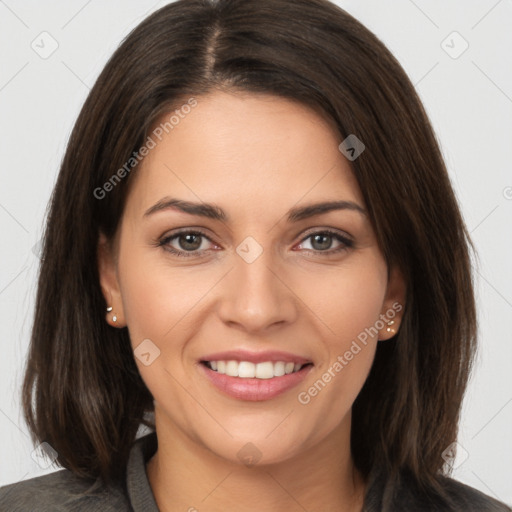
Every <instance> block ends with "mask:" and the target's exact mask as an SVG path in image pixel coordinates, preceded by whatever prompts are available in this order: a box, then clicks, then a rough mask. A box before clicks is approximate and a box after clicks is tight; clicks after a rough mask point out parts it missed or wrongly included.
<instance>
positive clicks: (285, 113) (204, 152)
mask: <svg viewBox="0 0 512 512" xmlns="http://www.w3.org/2000/svg"><path fill="white" fill-rule="evenodd" d="M196 101H197V104H196V105H195V106H194V107H193V108H187V109H184V110H183V111H182V112H178V113H177V114H179V115H174V118H173V119H172V122H171V117H172V116H173V112H169V113H166V114H165V115H163V116H162V117H161V118H160V119H159V120H158V121H157V123H156V124H155V126H153V127H152V130H151V132H150V137H151V138H152V139H153V140H154V142H155V144H154V147H153V148H152V149H151V150H150V151H149V152H148V154H147V156H145V158H144V160H143V162H142V164H141V165H140V166H139V168H138V169H137V171H136V172H135V175H134V176H133V179H134V180H135V183H132V187H131V191H130V195H129V197H128V203H129V204H128V205H127V207H129V208H131V209H133V208H135V209H136V210H137V211H139V212H140V211H141V210H143V209H146V208H148V207H149V206H150V205H151V204H153V203H154V202H156V201H158V200H159V199H160V198H161V197H162V196H165V195H170V196H173V197H180V198H183V199H187V200H191V201H205V202H215V203H218V204H219V205H226V208H228V209H229V205H230V204H233V203H237V204H238V206H239V207H242V206H243V212H244V214H246V215H253V214H257V213H258V212H260V214H261V207H262V205H265V207H266V209H269V210H274V209H282V208H284V207H288V208H289V207H291V206H293V205H294V204H297V203H300V202H301V201H302V200H303V201H306V202H311V201H314V200H316V199H321V200H325V199H329V200H336V199H344V200H352V201H357V202H359V204H361V205H362V204H363V203H362V197H361V193H360V190H359V187H358V185H357V181H356V179H355V177H354V175H353V172H352V169H351V167H350V164H349V162H348V161H347V159H346V158H345V157H344V156H343V155H342V153H341V152H340V151H339V149H338V146H339V144H340V142H341V136H340V135H339V133H338V132H337V130H336V129H335V127H334V124H333V122H330V121H329V120H326V119H325V118H324V117H323V116H321V115H320V114H319V113H317V112H315V111H314V110H312V109H310V108H309V107H307V106H304V105H302V104H299V103H296V102H293V101H290V100H288V99H283V98H280V97H276V96H270V95H261V94H258V95H256V94H249V93H243V94H241V93H236V94H234V93H225V92H215V93H213V94H209V95H207V96H199V97H197V98H196ZM178 110H179V107H178ZM185 112H186V113H185ZM174 114H176V113H174ZM155 133H156V135H155Z"/></svg>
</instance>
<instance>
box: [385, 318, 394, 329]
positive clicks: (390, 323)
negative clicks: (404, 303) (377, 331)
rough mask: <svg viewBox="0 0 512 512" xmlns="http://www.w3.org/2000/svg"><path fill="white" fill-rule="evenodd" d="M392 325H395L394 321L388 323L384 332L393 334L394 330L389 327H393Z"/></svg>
mask: <svg viewBox="0 0 512 512" xmlns="http://www.w3.org/2000/svg"><path fill="white" fill-rule="evenodd" d="M394 323H395V321H394V320H390V321H389V322H388V326H387V327H386V331H387V332H395V329H394V328H393V327H389V326H390V325H393V324H394Z"/></svg>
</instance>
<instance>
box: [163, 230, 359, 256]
mask: <svg viewBox="0 0 512 512" xmlns="http://www.w3.org/2000/svg"><path fill="white" fill-rule="evenodd" d="M181 235H198V236H201V237H204V238H206V239H207V240H209V241H210V242H212V240H210V238H209V237H208V236H207V235H206V234H205V233H203V232H202V231H195V230H183V231H178V232H177V233H174V234H172V235H170V236H166V237H164V238H162V239H161V240H159V241H158V242H157V246H158V247H162V248H163V249H164V250H165V251H167V252H170V253H171V254H173V255H175V256H178V257H180V258H182V257H184V258H190V257H196V256H197V255H199V254H201V253H202V252H205V250H203V251H197V250H196V251H180V250H177V249H175V248H174V247H171V246H169V245H168V244H169V242H171V241H172V240H174V239H176V238H178V237H179V236H181ZM316 235H329V236H332V237H333V238H335V239H336V240H337V241H338V242H341V243H342V244H343V245H341V246H340V247H338V248H337V249H330V250H326V251H319V250H314V249H306V251H308V252H313V253H315V254H326V255H333V254H337V253H340V252H342V251H346V250H348V249H350V248H352V247H353V246H354V242H353V241H352V240H350V239H349V238H347V237H344V236H342V235H341V234H340V233H338V232H336V231H332V230H330V229H324V230H322V231H315V232H313V233H310V234H308V235H307V236H306V237H304V238H303V239H302V240H301V241H300V244H302V243H304V242H305V241H306V240H308V239H309V238H312V237H314V236H316Z"/></svg>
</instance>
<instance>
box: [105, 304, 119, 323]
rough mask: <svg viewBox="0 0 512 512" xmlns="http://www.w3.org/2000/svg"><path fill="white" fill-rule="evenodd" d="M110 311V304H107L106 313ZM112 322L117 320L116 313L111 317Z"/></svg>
mask: <svg viewBox="0 0 512 512" xmlns="http://www.w3.org/2000/svg"><path fill="white" fill-rule="evenodd" d="M111 311H112V306H108V307H107V313H110V312H111ZM112 322H117V316H116V315H114V316H113V317H112Z"/></svg>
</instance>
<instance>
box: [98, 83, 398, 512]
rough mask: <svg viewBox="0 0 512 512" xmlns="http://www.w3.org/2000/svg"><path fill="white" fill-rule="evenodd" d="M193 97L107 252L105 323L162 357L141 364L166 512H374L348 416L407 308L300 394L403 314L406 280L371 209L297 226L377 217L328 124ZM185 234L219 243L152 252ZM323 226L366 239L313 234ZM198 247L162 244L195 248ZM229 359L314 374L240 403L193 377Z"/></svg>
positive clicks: (156, 479)
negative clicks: (368, 506) (388, 257)
mask: <svg viewBox="0 0 512 512" xmlns="http://www.w3.org/2000/svg"><path fill="white" fill-rule="evenodd" d="M197 100H198V105H197V107H195V108H194V109H192V111H191V112H190V113H189V114H187V116H186V117H185V118H184V119H182V120H181V121H180V123H179V124H178V125H177V126H175V127H174V129H173V130H172V131H170V132H169V134H168V135H166V136H165V137H163V138H162V141H159V142H158V144H157V146H156V147H155V148H154V149H152V150H151V151H150V153H149V154H148V155H147V156H146V158H145V160H144V162H143V164H142V167H139V168H138V169H137V170H136V171H134V173H135V174H134V176H132V177H131V179H133V180H134V182H133V183H131V189H130V193H129V195H128V199H127V203H126V207H125V211H124V213H123V217H122V219H121V223H120V227H119V230H118V232H117V234H116V237H115V240H114V243H113V244H112V245H109V244H108V243H107V241H106V240H105V238H104V237H103V236H100V245H99V252H98V262H99V270H100V279H101V285H102V288H103V291H104V294H105V299H106V300H107V303H108V304H111V305H112V306H113V311H112V312H111V313H107V317H106V318H107V321H108V322H109V323H111V325H114V326H117V327H119V328H122V327H127V328H128V330H129V333H130V338H131V342H132V347H133V348H134V349H135V348H136V347H137V346H138V345H139V344H140V343H141V342H142V341H143V340H145V339H150V340H151V343H152V344H154V345H152V346H156V347H158V349H159V350H160V355H159V356H158V357H156V359H154V360H153V361H152V362H151V364H149V365H148V366H146V365H144V364H143V363H142V362H141V361H140V360H139V359H138V358H137V357H136V358H135V360H136V362H137V365H138V368H139V371H140V374H141V376H142V378H143V380H144V382H145V383H146V385H147V387H148V389H149V390H150V391H151V393H152V395H153V397H154V400H155V421H156V431H157V436H158V445H159V446H158V450H157V452H156V454H155V455H154V457H153V458H152V459H151V460H150V461H149V463H148V464H147V474H148V478H149V482H150V485H151V487H152V490H153V493H154V495H155V499H156V501H157V504H158V506H159V508H160V510H162V511H164V512H175V511H186V510H189V511H192V510H195V509H196V510H198V511H200V512H203V511H208V512H220V511H225V510H241V511H247V512H249V511H260V510H266V511H269V512H273V511H282V510H287V511H289V512H293V511H303V510H304V509H305V510H308V511H310V512H314V511H323V512H325V511H331V510H332V511H335V510H336V511H338V512H339V511H357V510H361V507H362V504H363V496H364V492H365V485H366V483H365V482H364V480H363V478H362V477H361V475H360V474H359V472H358V471H357V470H356V469H355V467H354V465H353V461H352V457H351V454H350V448H349V441H350V428H351V408H352V404H353V402H354V400H355V398H356V397H357V395H358V393H359V391H360V389H361V387H362V386H363V384H364V381H365V380H366V378H367V376H368V373H369V370H370V368H371V365H372V362H373V358H374V354H375V349H376V346H377V343H378V340H385V339H387V338H389V337H391V336H392V335H394V333H395V332H396V330H397V329H398V328H399V325H400V320H401V313H397V315H396V316H395V317H394V321H395V324H394V325H393V331H391V332H389V331H386V328H385V327H384V328H383V329H381V330H380V331H379V333H378V335H377V336H374V337H370V338H369V339H368V343H367V345H366V346H362V347H363V348H362V350H361V351H360V352H359V353H358V354H357V355H355V356H354V358H353V359H352V360H351V361H350V362H348V364H347V365H346V366H344V368H343V369H342V371H340V372H338V373H336V376H335V377H333V378H332V379H331V381H330V382H329V383H328V384H327V385H326V386H325V387H324V388H323V389H322V390H321V392H319V393H318V394H317V395H316V396H315V397H312V398H311V401H310V402H309V403H308V404H306V405H303V404H301V403H300V402H299V401H298V394H299V392H303V391H307V390H308V388H309V387H311V386H312V385H313V383H314V382H315V381H317V380H318V379H319V378H321V376H322V374H324V373H325V372H326V371H327V369H328V368H329V367H332V365H333V363H334V362H335V361H336V359H337V357H338V356H339V355H343V354H344V353H345V352H346V351H347V350H349V348H350V346H351V344H352V342H353V340H355V339H356V338H357V336H358V334H360V333H361V332H363V331H364V329H365V328H367V327H370V326H372V325H374V324H375V323H376V321H377V320H378V319H379V318H380V315H382V314H384V313H385V312H386V311H387V310H389V309H390V308H391V307H392V304H394V303H396V302H399V303H400V304H403V303H404V297H405V285H404V282H403V278H402V276H401V274H400V273H399V272H398V270H396V269H388V267H387V265H386V262H385V260H384V258H383V255H382V253H381V251H380V249H379V247H378V245H377V242H376V238H375V234H374V232H373V230H372V227H371V224H370V220H369V218H368V217H367V216H366V215H364V214H361V213H359V212H357V211H353V210H335V211H330V212H327V213H323V214H320V215H316V216H314V217H311V218H307V219H304V220H301V221H299V222H294V223H292V222H287V219H286V214H287V212H288V210H289V209H290V208H293V207H297V206H304V205H306V204H312V203H317V202H323V201H329V200H340V199H343V200H347V201H352V202H354V203H357V204H358V205H360V206H361V207H362V208H366V207H365V205H364V202H363V198H362V194H361V191H360V189H359V187H358V184H357V181H356V179H355V177H354V175H353V173H352V170H351V168H350V162H349V161H348V160H347V159H346V158H345V157H344V156H343V154H342V153H341V152H340V151H339V149H338V145H339V144H340V142H341V141H342V138H341V137H340V135H339V134H338V133H337V132H336V130H335V129H334V127H333V125H332V124H331V123H330V122H329V121H327V120H325V119H324V118H323V117H322V116H320V115H319V114H318V113H316V112H314V111H313V110H310V109H309V108H307V107H305V106H303V105H300V104H297V103H295V102H291V101H288V100H285V99H282V98H278V97H273V96H265V95H256V94H248V93H234V92H215V93H212V94H210V95H207V96H201V97H198V98H197ZM367 150H369V149H367ZM166 196H171V197H174V198H179V199H183V200H188V201H194V202H201V201H204V202H208V203H214V204H215V205H217V206H219V207H221V208H222V209H223V210H225V212H226V213H227V215H229V221H224V222H222V221H219V220H213V219H207V218H203V217H199V216H192V215H190V214H187V213H184V212H181V211H178V210H177V209H175V208H173V209H167V210H162V211H159V212H157V213H154V214H153V215H149V216H146V217H144V212H145V211H146V210H148V209H149V208H150V207H151V206H153V205H154V204H155V203H157V202H158V201H160V200H161V199H162V198H164V197H166ZM178 228H193V230H198V229H199V230H201V231H203V232H204V233H205V235H206V237H204V238H201V237H200V238H199V239H198V242H197V243H198V245H197V247H198V249H196V250H195V253H194V255H193V256H192V257H188V258H186V257H179V256H174V255H173V254H171V253H170V252H168V251H166V249H165V248H164V247H159V246H157V243H158V241H159V240H160V239H162V238H165V237H166V236H169V235H170V234H173V232H174V231H176V230H177V229H178ZM326 228H329V229H331V230H334V231H336V232H338V233H339V234H340V235H342V236H345V237H347V236H348V238H349V239H350V240H352V241H353V246H352V247H348V246H345V245H344V244H343V243H342V242H340V241H338V240H337V239H336V238H334V237H332V238H331V239H330V240H331V243H330V245H329V239H327V241H322V240H320V241H319V242H317V243H315V239H314V237H311V236H309V237H308V236H307V235H311V234H314V233H318V232H320V233H321V232H322V230H325V229H326ZM248 236H251V237H253V238H254V239H255V240H256V241H257V242H258V244H259V245H260V246H261V247H262V249H263V252H262V254H261V255H260V256H259V257H258V258H257V259H256V260H255V261H253V262H252V263H248V262H247V261H245V260H244V259H243V258H242V257H240V256H239V255H238V254H237V252H236V248H237V247H238V246H239V245H240V244H241V242H242V241H243V240H244V239H245V238H246V237H248ZM187 241H188V240H187V239H185V240H183V237H182V238H181V240H180V238H179V237H177V238H175V239H174V240H173V241H170V242H168V245H167V246H172V247H174V248H175V249H177V250H181V251H183V252H186V250H187V248H189V251H190V241H189V245H187ZM199 243H200V245H199ZM340 247H343V248H344V250H341V251H340V252H338V253H333V251H334V250H335V249H337V248H340ZM201 252H202V253H201ZM329 252H330V253H331V254H328V253H329ZM113 314H115V315H116V316H117V322H115V323H114V322H113V321H112V315H113ZM386 327H387V325H386ZM233 348H244V349H248V350H253V351H255V350H260V351H261V350H267V349H268V350H283V351H287V352H292V353H295V354H299V355H302V356H305V357H307V358H308V359H310V360H311V361H313V363H314V366H313V369H312V370H311V371H310V373H309V374H308V376H307V378H306V380H305V381H304V382H302V383H301V384H299V386H298V387H296V388H294V389H292V390H289V391H287V392H286V393H284V394H282V395H280V396H278V397H275V398H273V399H271V400H265V401H257V402H254V401H244V400H239V399H235V398H232V397H229V396H227V395H224V394H223V393H221V392H220V391H219V390H217V389H216V388H215V387H214V386H213V385H212V384H211V383H210V382H209V381H208V380H207V379H206V378H205V377H204V376H203V375H202V373H201V372H200V371H199V368H198V365H199V359H200V358H201V356H204V355H206V354H208V353H211V352H217V351H223V350H229V349H233ZM247 443H252V445H254V447H256V448H257V451H258V453H259V454H260V456H261V459H260V460H259V461H258V463H257V464H256V465H254V466H246V465H245V464H244V462H243V460H241V459H240V458H239V456H238V455H237V454H238V452H239V450H240V449H241V448H242V447H244V445H246V444H247ZM251 449H253V450H254V448H251Z"/></svg>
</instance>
